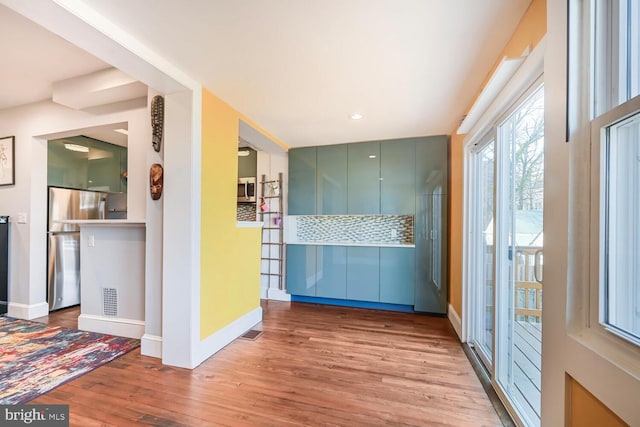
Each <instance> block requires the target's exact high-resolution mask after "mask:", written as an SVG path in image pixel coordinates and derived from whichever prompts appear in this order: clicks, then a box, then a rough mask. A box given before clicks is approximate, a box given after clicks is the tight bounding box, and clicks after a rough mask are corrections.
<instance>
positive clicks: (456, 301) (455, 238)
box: [449, 132, 464, 316]
mask: <svg viewBox="0 0 640 427" xmlns="http://www.w3.org/2000/svg"><path fill="white" fill-rule="evenodd" d="M463 139H464V137H463V135H458V134H456V133H455V132H454V133H453V134H452V135H451V148H450V149H451V154H450V156H449V159H450V160H449V161H450V162H451V165H450V168H449V174H450V179H451V189H452V191H451V214H450V216H449V244H450V247H451V253H450V256H449V304H451V306H452V307H453V309H454V310H455V311H456V313H457V314H458V316H462V248H463V237H462V233H463V229H464V224H463V218H464V215H463V209H464V197H463V193H464V192H463V188H464V181H463V177H464V173H463V169H464V150H463Z"/></svg>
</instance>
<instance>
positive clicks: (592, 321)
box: [587, 95, 640, 375]
mask: <svg viewBox="0 0 640 427" xmlns="http://www.w3.org/2000/svg"><path fill="white" fill-rule="evenodd" d="M636 114H640V95H639V96H636V97H635V98H632V99H631V100H629V101H627V102H625V103H623V104H621V105H619V106H617V107H615V108H613V109H611V110H609V111H607V112H606V113H604V114H602V115H600V116H599V117H597V118H595V119H594V120H592V121H591V122H590V128H591V183H590V185H591V188H590V193H591V206H590V215H591V220H590V223H591V224H590V228H591V230H590V235H591V237H590V244H589V252H590V261H591V262H590V274H589V278H590V279H589V281H590V286H589V314H588V324H587V327H588V328H589V329H590V330H591V332H593V333H595V334H596V337H599V338H604V339H605V340H606V341H605V343H606V344H605V345H608V346H610V347H611V349H612V350H614V351H616V352H620V354H621V356H623V357H625V356H629V357H637V355H638V352H639V351H640V340H638V339H637V338H635V337H634V336H630V335H629V334H626V333H625V332H624V331H623V330H621V329H619V328H616V327H614V326H612V325H609V324H607V323H606V320H607V316H606V310H607V307H606V302H607V291H608V287H607V279H606V274H607V271H606V267H607V265H606V256H607V240H606V237H607V234H606V233H607V210H608V206H607V205H606V202H607V195H606V194H605V190H606V185H607V179H608V177H607V176H606V173H603V172H606V171H603V170H602V167H603V165H604V163H603V162H604V161H605V160H606V155H607V151H606V150H607V128H608V127H610V126H612V125H615V124H616V123H619V122H621V121H623V120H626V119H627V118H629V117H631V116H634V115H636ZM637 365H640V364H637ZM635 371H636V372H635V373H636V375H640V366H636V370H635Z"/></svg>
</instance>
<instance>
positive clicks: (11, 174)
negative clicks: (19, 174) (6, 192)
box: [0, 136, 16, 185]
mask: <svg viewBox="0 0 640 427" xmlns="http://www.w3.org/2000/svg"><path fill="white" fill-rule="evenodd" d="M15 167H16V159H15V136H5V137H4V138H0V185H14V184H15V183H16V171H15Z"/></svg>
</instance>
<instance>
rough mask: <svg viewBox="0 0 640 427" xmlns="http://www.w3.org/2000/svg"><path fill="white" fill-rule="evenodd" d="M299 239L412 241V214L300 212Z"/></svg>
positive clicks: (397, 242) (391, 242) (394, 242)
mask: <svg viewBox="0 0 640 427" xmlns="http://www.w3.org/2000/svg"><path fill="white" fill-rule="evenodd" d="M296 240H297V241H299V242H300V243H302V242H314V243H316V242H322V243H384V244H399V245H404V244H413V216H412V215H300V216H296Z"/></svg>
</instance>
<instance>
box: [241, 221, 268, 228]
mask: <svg viewBox="0 0 640 427" xmlns="http://www.w3.org/2000/svg"><path fill="white" fill-rule="evenodd" d="M236 226H237V227H238V228H262V227H264V221H237V222H236Z"/></svg>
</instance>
